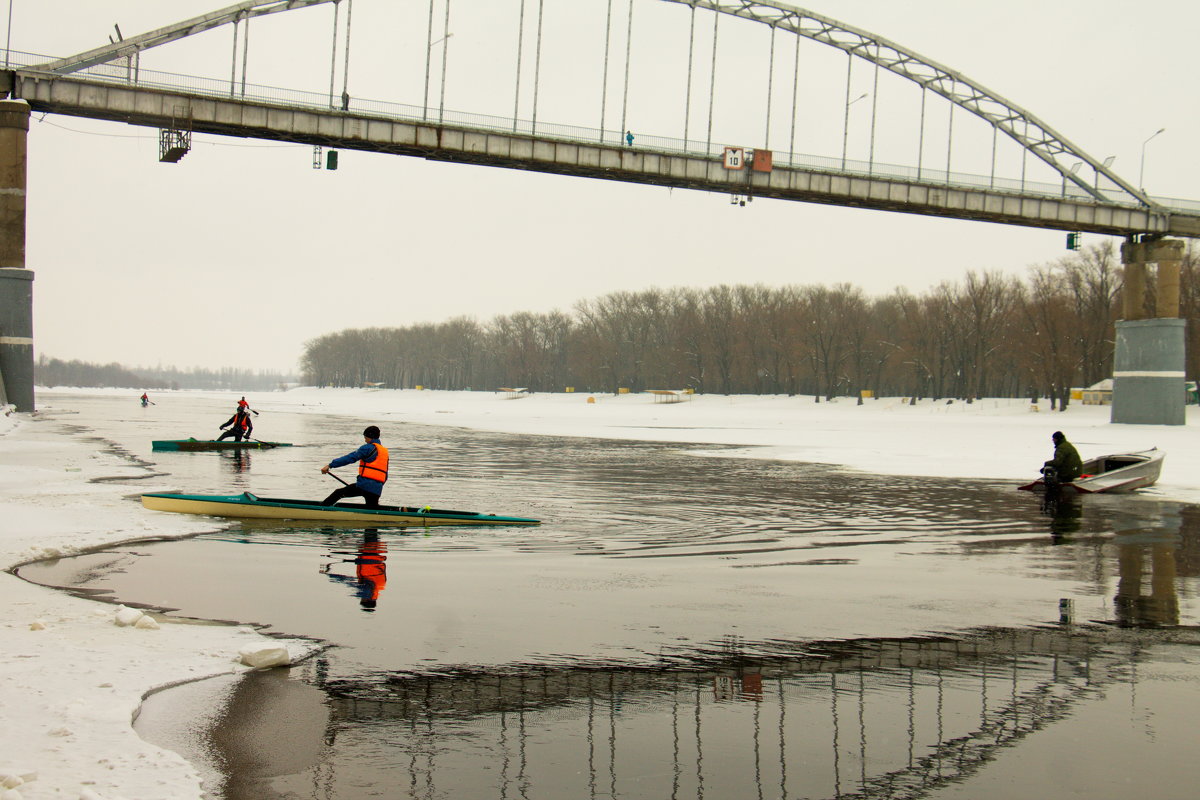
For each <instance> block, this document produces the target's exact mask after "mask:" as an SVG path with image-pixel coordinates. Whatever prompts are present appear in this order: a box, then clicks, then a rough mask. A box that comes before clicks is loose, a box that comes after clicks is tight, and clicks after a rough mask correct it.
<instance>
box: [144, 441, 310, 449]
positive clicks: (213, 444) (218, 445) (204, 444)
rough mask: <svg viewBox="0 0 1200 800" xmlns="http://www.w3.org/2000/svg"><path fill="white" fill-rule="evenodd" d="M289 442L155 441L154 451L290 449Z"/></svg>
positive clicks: (290, 444)
mask: <svg viewBox="0 0 1200 800" xmlns="http://www.w3.org/2000/svg"><path fill="white" fill-rule="evenodd" d="M291 446H292V443H291V442H260V441H258V440H256V439H249V440H245V441H241V442H235V441H233V440H232V439H226V440H225V441H223V442H221V441H217V440H216V439H162V440H155V442H154V449H155V450H245V449H247V448H249V449H253V450H264V449H267V448H270V447H291Z"/></svg>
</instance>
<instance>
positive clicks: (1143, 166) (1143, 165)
mask: <svg viewBox="0 0 1200 800" xmlns="http://www.w3.org/2000/svg"><path fill="white" fill-rule="evenodd" d="M1165 130H1166V128H1159V129H1158V130H1156V131H1155V132H1154V134H1153V135H1152V136H1151V137H1150V139H1153V138H1154V137H1155V136H1158V135H1159V134H1160V133H1162V132H1163V131H1165ZM1150 139H1147V140H1146V141H1144V142H1142V163H1141V166H1140V167H1138V188H1139V189H1141V190H1142V193H1143V194H1145V193H1146V185H1145V183H1144V182H1143V181H1142V176H1143V175H1145V173H1146V145H1148V144H1150Z"/></svg>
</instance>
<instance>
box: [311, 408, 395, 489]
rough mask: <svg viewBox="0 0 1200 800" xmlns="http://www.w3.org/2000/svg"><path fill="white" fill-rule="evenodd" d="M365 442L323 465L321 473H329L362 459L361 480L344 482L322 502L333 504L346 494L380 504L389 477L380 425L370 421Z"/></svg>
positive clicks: (364, 434)
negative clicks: (344, 483) (348, 483)
mask: <svg viewBox="0 0 1200 800" xmlns="http://www.w3.org/2000/svg"><path fill="white" fill-rule="evenodd" d="M363 442H364V444H363V446H362V447H360V448H358V449H357V450H355V451H354V452H352V453H347V454H346V455H344V456H342V457H340V458H335V459H334V460H333V461H330V462H329V463H328V464H326V465H325V466H323V467H321V474H322V475H328V474H329V470H330V469H336V468H338V467H344V466H346V465H347V464H353V463H354V462H355V461H357V462H359V464H358V480H356V481H355V482H354V485H353V486H350V485H347V486H343V487H342V488H340V489H338V490H337V491H335V492H333V494H331V495H329V497H326V498H325V500H324V501H323V503H322V505H326V506H331V505H333V504H335V503H336V502H337V501H338V500H342V499H344V498H346V497H361V498H363V502H364V503H365V504H366V506H367V507H368V508H377V507H378V506H379V495H381V494H383V485H384V484H385V483H387V479H388V451H387V448H386V447H384V446H383V444H382V443H381V442H380V441H379V428H378V427H376V426H374V425H368V426H367V428H366V429H365V430H364V431H363Z"/></svg>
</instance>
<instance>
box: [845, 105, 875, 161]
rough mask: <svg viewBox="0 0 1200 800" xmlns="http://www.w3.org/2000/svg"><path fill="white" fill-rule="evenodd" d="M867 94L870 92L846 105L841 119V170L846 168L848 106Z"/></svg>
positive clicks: (848, 127) (848, 126)
mask: <svg viewBox="0 0 1200 800" xmlns="http://www.w3.org/2000/svg"><path fill="white" fill-rule="evenodd" d="M847 94H849V92H847ZM868 94H870V92H863V93H862V94H860V95H859V96H858V97H856V98H854V99H853V100H850V101H849V102H847V103H846V116H845V117H844V118H843V119H842V169H845V168H846V142H847V140H848V139H849V137H850V106H852V105H854V104H855V103H857V102H858V101H859V100H862V99H864V98H865V97H867V95H868Z"/></svg>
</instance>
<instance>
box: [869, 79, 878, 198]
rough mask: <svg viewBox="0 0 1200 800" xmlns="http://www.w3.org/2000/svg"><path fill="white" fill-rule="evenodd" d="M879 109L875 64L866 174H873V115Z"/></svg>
mask: <svg viewBox="0 0 1200 800" xmlns="http://www.w3.org/2000/svg"><path fill="white" fill-rule="evenodd" d="M878 108H879V64H878V62H876V64H875V83H874V84H873V85H872V86H871V153H870V156H869V161H868V162H867V174H868V175H873V174H875V113H876V111H877V110H878Z"/></svg>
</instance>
